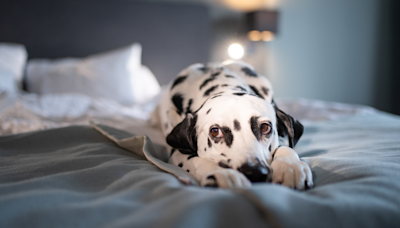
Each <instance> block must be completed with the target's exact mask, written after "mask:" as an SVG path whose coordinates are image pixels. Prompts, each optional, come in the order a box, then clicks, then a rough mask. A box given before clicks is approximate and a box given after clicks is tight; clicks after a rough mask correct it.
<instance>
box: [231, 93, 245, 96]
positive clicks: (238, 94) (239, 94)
mask: <svg viewBox="0 0 400 228" xmlns="http://www.w3.org/2000/svg"><path fill="white" fill-rule="evenodd" d="M245 94H246V93H233V95H236V96H243V95H245Z"/></svg>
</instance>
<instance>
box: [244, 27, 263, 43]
mask: <svg viewBox="0 0 400 228" xmlns="http://www.w3.org/2000/svg"><path fill="white" fill-rule="evenodd" d="M247 36H248V37H249V40H251V41H259V40H261V32H260V31H258V30H252V31H250V32H249V33H248V34H247Z"/></svg>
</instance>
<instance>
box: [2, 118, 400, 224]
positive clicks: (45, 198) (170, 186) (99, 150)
mask: <svg viewBox="0 0 400 228" xmlns="http://www.w3.org/2000/svg"><path fill="white" fill-rule="evenodd" d="M304 125H305V133H304V135H303V137H302V138H301V140H300V141H299V143H298V145H297V146H296V151H297V152H298V153H299V155H300V157H301V159H303V160H304V161H306V162H307V163H308V164H309V165H310V167H311V169H312V172H313V174H314V182H315V187H314V188H313V189H310V190H307V191H305V192H299V191H295V190H291V189H288V188H285V187H283V186H279V185H272V184H269V183H257V184H254V185H253V187H251V188H242V189H241V188H238V189H214V188H200V187H197V186H195V185H186V184H184V183H182V182H181V181H179V179H178V178H176V177H177V176H179V174H174V171H170V172H165V171H163V170H161V169H160V168H159V167H158V166H156V165H155V164H154V162H153V161H151V159H150V160H148V159H146V157H145V156H143V153H146V150H153V151H155V154H157V151H158V150H162V149H163V147H161V146H158V145H156V144H154V143H151V142H149V145H150V146H146V147H144V146H143V143H142V144H140V142H141V141H140V140H137V141H136V143H138V142H139V144H136V143H133V142H132V144H129V146H127V147H121V145H119V144H117V143H116V142H117V141H118V140H123V139H124V138H129V137H131V136H132V135H131V133H127V132H125V131H120V130H118V129H115V128H113V127H105V128H103V130H104V129H105V130H106V131H112V134H113V135H117V136H118V137H116V138H117V141H112V140H110V139H109V138H108V137H106V136H105V135H104V134H102V133H100V132H99V131H98V130H96V129H94V128H93V127H90V126H70V127H64V128H55V129H49V130H45V131H36V132H28V133H23V134H17V135H7V136H2V137H0V227H398V224H399V223H400V216H399V215H400V198H399V197H398V194H399V192H400V181H399V180H400V137H399V136H400V118H399V117H398V116H393V115H389V114H386V113H382V112H378V111H374V112H372V113H369V114H368V115H365V113H364V114H362V113H354V114H353V115H350V116H348V115H346V116H341V117H338V118H334V119H331V120H325V121H319V122H317V121H305V124H304ZM107 129H108V130H107ZM150 139H151V137H150ZM124 148H125V149H124ZM126 148H128V149H126ZM129 148H136V149H134V150H129ZM137 148H143V151H139V152H138V151H137ZM146 148H147V149H146ZM148 148H152V149H148ZM135 151H136V152H135ZM155 156H157V155H155ZM160 159H162V158H160Z"/></svg>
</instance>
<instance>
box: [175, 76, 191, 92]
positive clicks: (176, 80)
mask: <svg viewBox="0 0 400 228" xmlns="http://www.w3.org/2000/svg"><path fill="white" fill-rule="evenodd" d="M187 77H188V76H187V75H184V76H179V77H177V78H176V79H175V80H174V82H173V83H172V86H171V90H172V89H173V88H174V87H175V86H177V85H178V84H180V83H182V82H183V81H185V80H186V78H187Z"/></svg>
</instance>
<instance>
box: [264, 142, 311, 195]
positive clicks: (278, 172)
mask: <svg viewBox="0 0 400 228" xmlns="http://www.w3.org/2000/svg"><path fill="white" fill-rule="evenodd" d="M271 168H272V183H276V184H282V185H285V186H287V187H290V188H295V189H298V190H304V189H307V188H311V187H312V186H313V185H314V184H313V180H312V174H311V169H310V167H309V166H308V165H307V164H306V163H305V162H303V161H300V158H299V156H298V155H297V153H296V152H295V151H294V150H293V149H292V148H290V147H287V146H281V147H278V148H277V149H276V150H275V151H274V152H273V154H272V163H271Z"/></svg>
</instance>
